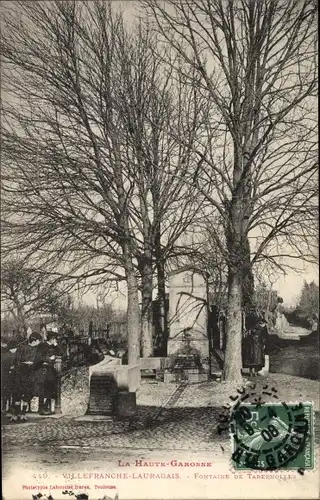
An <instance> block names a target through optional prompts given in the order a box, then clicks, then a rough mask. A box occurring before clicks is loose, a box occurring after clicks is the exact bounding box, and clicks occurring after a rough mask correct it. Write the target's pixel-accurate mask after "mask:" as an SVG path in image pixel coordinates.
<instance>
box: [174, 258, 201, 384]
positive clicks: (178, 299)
mask: <svg viewBox="0 0 320 500" xmlns="http://www.w3.org/2000/svg"><path fill="white" fill-rule="evenodd" d="M169 330H170V334H169V340H168V356H169V357H171V358H172V359H173V358H175V361H174V363H173V365H174V366H176V367H180V368H181V369H183V371H189V372H190V377H189V376H188V379H194V381H200V379H199V377H198V376H196V373H200V374H201V375H206V377H203V376H202V377H200V378H201V379H202V380H204V379H205V378H207V374H208V373H209V339H208V287H207V281H206V277H205V276H204V275H203V274H202V273H201V272H200V271H198V270H196V269H193V268H190V267H188V268H183V269H178V270H177V271H174V272H171V273H169ZM195 379H197V380H195Z"/></svg>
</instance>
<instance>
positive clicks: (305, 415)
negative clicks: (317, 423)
mask: <svg viewBox="0 0 320 500" xmlns="http://www.w3.org/2000/svg"><path fill="white" fill-rule="evenodd" d="M230 430H231V440H232V465H233V467H234V468H235V469H236V470H248V469H256V470H278V469H286V470H298V471H304V470H307V469H313V468H314V411H313V404H312V403H310V402H308V403H288V404H286V403H263V404H251V403H240V404H238V405H235V407H234V408H233V410H232V413H231V419H230Z"/></svg>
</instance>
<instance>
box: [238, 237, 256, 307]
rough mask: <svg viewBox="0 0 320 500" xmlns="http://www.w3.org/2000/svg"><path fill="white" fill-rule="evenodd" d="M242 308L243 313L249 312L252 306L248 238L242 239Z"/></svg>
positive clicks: (252, 288)
mask: <svg viewBox="0 0 320 500" xmlns="http://www.w3.org/2000/svg"><path fill="white" fill-rule="evenodd" d="M241 246H242V255H241V262H242V279H241V286H242V307H243V309H244V310H245V312H248V311H250V310H251V309H252V308H253V306H254V278H253V273H252V267H251V255H250V243H249V239H248V236H247V235H245V236H244V237H243V239H242V245H241Z"/></svg>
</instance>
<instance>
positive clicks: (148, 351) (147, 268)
mask: <svg viewBox="0 0 320 500" xmlns="http://www.w3.org/2000/svg"><path fill="white" fill-rule="evenodd" d="M152 277H153V276H152V262H151V259H145V262H144V265H143V268H142V280H141V281H142V292H141V295H142V311H141V351H142V356H143V357H144V358H149V357H150V356H152V354H153V335H152V289H153V282H152V281H153V280H152Z"/></svg>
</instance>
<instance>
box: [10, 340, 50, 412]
mask: <svg viewBox="0 0 320 500" xmlns="http://www.w3.org/2000/svg"><path fill="white" fill-rule="evenodd" d="M41 340H42V337H41V335H40V334H39V333H31V335H30V337H29V339H28V343H27V344H22V345H19V346H18V348H17V351H16V354H15V359H14V377H13V381H12V383H13V394H12V397H13V401H14V414H13V415H12V417H11V421H17V420H21V421H26V420H27V418H26V411H27V407H28V402H29V401H30V399H31V398H32V396H33V395H34V367H35V365H34V362H35V357H36V352H37V347H38V345H39V344H40V342H41Z"/></svg>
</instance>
